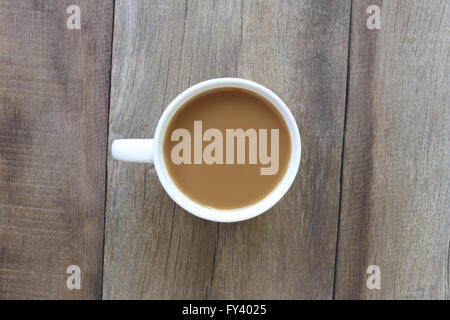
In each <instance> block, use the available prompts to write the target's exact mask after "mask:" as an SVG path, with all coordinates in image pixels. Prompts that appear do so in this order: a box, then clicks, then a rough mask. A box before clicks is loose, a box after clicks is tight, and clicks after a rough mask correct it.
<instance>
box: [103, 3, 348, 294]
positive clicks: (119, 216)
mask: <svg viewBox="0 0 450 320" xmlns="http://www.w3.org/2000/svg"><path fill="white" fill-rule="evenodd" d="M349 20H350V1H340V2H339V3H336V4H332V5H330V4H329V3H327V2H319V1H300V0H298V1H276V2H275V1H254V0H252V1H206V0H192V1H191V0H189V1H186V2H181V1H163V0H160V1H151V2H143V1H118V2H116V10H115V28H114V45H113V71H112V89H111V112H110V139H109V144H111V142H112V140H114V139H116V138H126V137H128V138H132V137H138V138H151V137H152V136H153V134H154V130H155V127H156V124H157V121H158V119H159V117H160V116H161V113H162V111H163V109H164V108H165V106H167V105H168V103H169V102H170V101H171V100H172V99H173V98H175V97H176V96H177V94H178V93H180V92H181V91H183V90H184V89H186V88H188V87H189V86H191V85H194V84H195V83H197V82H200V81H202V80H205V79H210V78H216V77H242V78H247V79H250V80H254V81H257V82H259V83H261V84H263V85H265V86H267V87H269V88H271V89H273V90H274V91H275V92H276V93H278V94H279V95H280V96H281V98H282V99H284V100H285V102H286V103H287V105H288V106H289V107H290V108H291V110H292V111H293V113H294V115H295V118H296V119H297V121H298V124H299V127H300V131H301V134H302V144H303V150H302V151H303V152H302V164H301V169H300V173H299V175H298V177H297V179H296V181H295V183H294V185H293V187H292V189H291V190H290V191H289V193H288V194H287V195H286V197H285V198H284V200H282V201H281V202H280V203H279V204H278V205H276V206H275V207H274V208H273V209H272V210H270V212H267V213H266V214H264V215H262V216H260V217H258V218H255V219H252V220H250V221H246V222H242V223H235V224H217V223H213V222H207V221H204V220H201V219H198V218H196V217H194V216H192V215H190V214H187V213H186V212H184V211H183V210H182V209H181V208H179V207H178V206H176V205H175V204H174V203H173V202H172V201H171V200H170V199H169V197H168V196H167V195H166V194H165V192H164V190H163V189H162V187H161V186H160V184H159V182H158V180H157V177H156V174H155V172H154V169H153V168H152V167H151V166H149V165H147V166H145V165H142V164H130V163H120V162H118V161H115V160H112V159H110V160H109V161H108V186H109V187H108V191H107V209H106V215H107V223H106V230H105V233H106V234H105V237H106V239H105V262H104V297H105V298H107V299H118V298H185V299H193V298H331V297H332V290H333V275H334V259H335V245H336V232H337V221H338V220H337V218H338V202H339V177H340V164H341V151H342V140H343V123H344V107H345V90H346V89H345V86H346V81H345V80H346V70H347V48H348V43H347V40H348V28H349Z"/></svg>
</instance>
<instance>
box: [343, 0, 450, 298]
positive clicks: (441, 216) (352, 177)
mask: <svg viewBox="0 0 450 320" xmlns="http://www.w3.org/2000/svg"><path fill="white" fill-rule="evenodd" d="M370 4H378V5H379V6H380V7H381V27H382V29H381V30H369V29H368V28H367V27H366V19H367V17H368V15H367V14H366V9H367V7H368V6H369V5H370ZM449 52H450V3H449V2H448V1H445V0H444V1H382V3H381V1H375V2H374V1H353V12H352V33H351V50H350V77H349V80H350V81H349V95H348V102H349V103H348V110H347V126H346V134H345V150H344V170H343V190H342V212H341V222H340V233H339V245H338V264H337V274H336V298H339V299H349V298H350V299H406V298H408V299H419V298H425V299H445V298H446V299H449V293H448V292H449V291H448V290H449V274H448V272H449V249H450V248H449V244H450V197H449V183H450V152H449V151H450V91H449V88H450V76H449V74H450V73H449V72H450V60H449ZM369 265H378V266H379V267H380V270H381V289H380V290H369V289H368V288H367V285H366V280H367V278H368V276H369V275H368V274H366V269H367V267H368V266H369Z"/></svg>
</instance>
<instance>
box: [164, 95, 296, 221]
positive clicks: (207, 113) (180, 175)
mask: <svg viewBox="0 0 450 320" xmlns="http://www.w3.org/2000/svg"><path fill="white" fill-rule="evenodd" d="M291 149H292V142H291V134H290V131H289V128H288V125H287V123H286V121H285V119H284V118H283V116H282V115H281V113H280V112H279V111H278V109H277V108H276V107H275V106H274V105H273V104H272V103H271V102H269V101H268V100H267V99H265V98H264V97H262V96H261V95H259V94H256V93H255V92H253V91H250V90H247V89H244V88H238V87H231V86H229V87H219V88H214V89H209V90H206V91H203V92H201V93H199V94H197V95H195V96H193V97H191V98H190V99H188V100H187V101H186V102H184V103H183V104H182V106H181V107H179V108H178V110H177V111H176V112H175V113H174V115H173V116H172V117H171V119H170V121H169V124H168V126H167V128H166V130H165V132H164V137H163V145H162V151H163V157H164V163H165V167H166V169H167V172H168V174H169V176H170V178H171V180H172V181H173V183H174V184H175V186H176V187H177V188H178V189H179V190H180V191H181V192H182V193H183V194H184V195H186V196H187V197H188V198H189V199H191V200H193V201H194V202H196V203H198V204H199V205H201V206H204V207H206V208H211V209H217V210H233V209H239V208H244V207H249V206H252V205H254V204H255V203H258V202H259V201H261V200H262V199H264V198H266V197H267V196H268V195H269V194H270V193H271V192H272V191H273V190H274V189H275V188H276V187H277V186H278V185H279V184H280V182H281V181H282V179H283V178H284V176H285V175H286V172H287V169H288V167H289V162H290V159H291ZM220 212H222V211H219V212H218V214H220Z"/></svg>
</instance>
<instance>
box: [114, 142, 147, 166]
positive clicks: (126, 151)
mask: <svg viewBox="0 0 450 320" xmlns="http://www.w3.org/2000/svg"><path fill="white" fill-rule="evenodd" d="M111 155H112V157H113V158H114V159H117V160H121V161H129V162H144V163H153V139H118V140H114V141H113V143H112V146H111Z"/></svg>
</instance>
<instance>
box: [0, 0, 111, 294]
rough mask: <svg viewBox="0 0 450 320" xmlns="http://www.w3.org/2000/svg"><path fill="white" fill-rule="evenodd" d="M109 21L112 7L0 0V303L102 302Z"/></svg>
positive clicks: (74, 0) (77, 0) (96, 3)
mask: <svg viewBox="0 0 450 320" xmlns="http://www.w3.org/2000/svg"><path fill="white" fill-rule="evenodd" d="M73 4H75V5H78V6H79V7H80V9H81V17H82V20H81V23H82V24H81V30H69V29H68V28H67V27H66V19H67V18H68V17H69V14H67V13H66V9H67V7H68V6H69V5H73ZM112 21H113V7H112V2H111V1H101V2H100V1H84V0H71V1H56V0H55V1H14V0H11V1H8V0H6V1H5V0H1V1H0V298H1V299H38V298H42V299H93V298H100V297H101V272H102V259H103V222H104V203H105V196H104V195H105V170H106V146H107V141H106V139H107V129H108V127H107V125H108V120H107V119H108V104H109V102H108V100H109V84H110V81H109V76H110V54H111V40H112V37H111V31H112ZM69 265H78V266H79V267H80V269H81V289H80V290H69V289H68V288H67V286H66V279H67V278H68V277H69V275H68V274H66V270H67V267H68V266H69Z"/></svg>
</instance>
